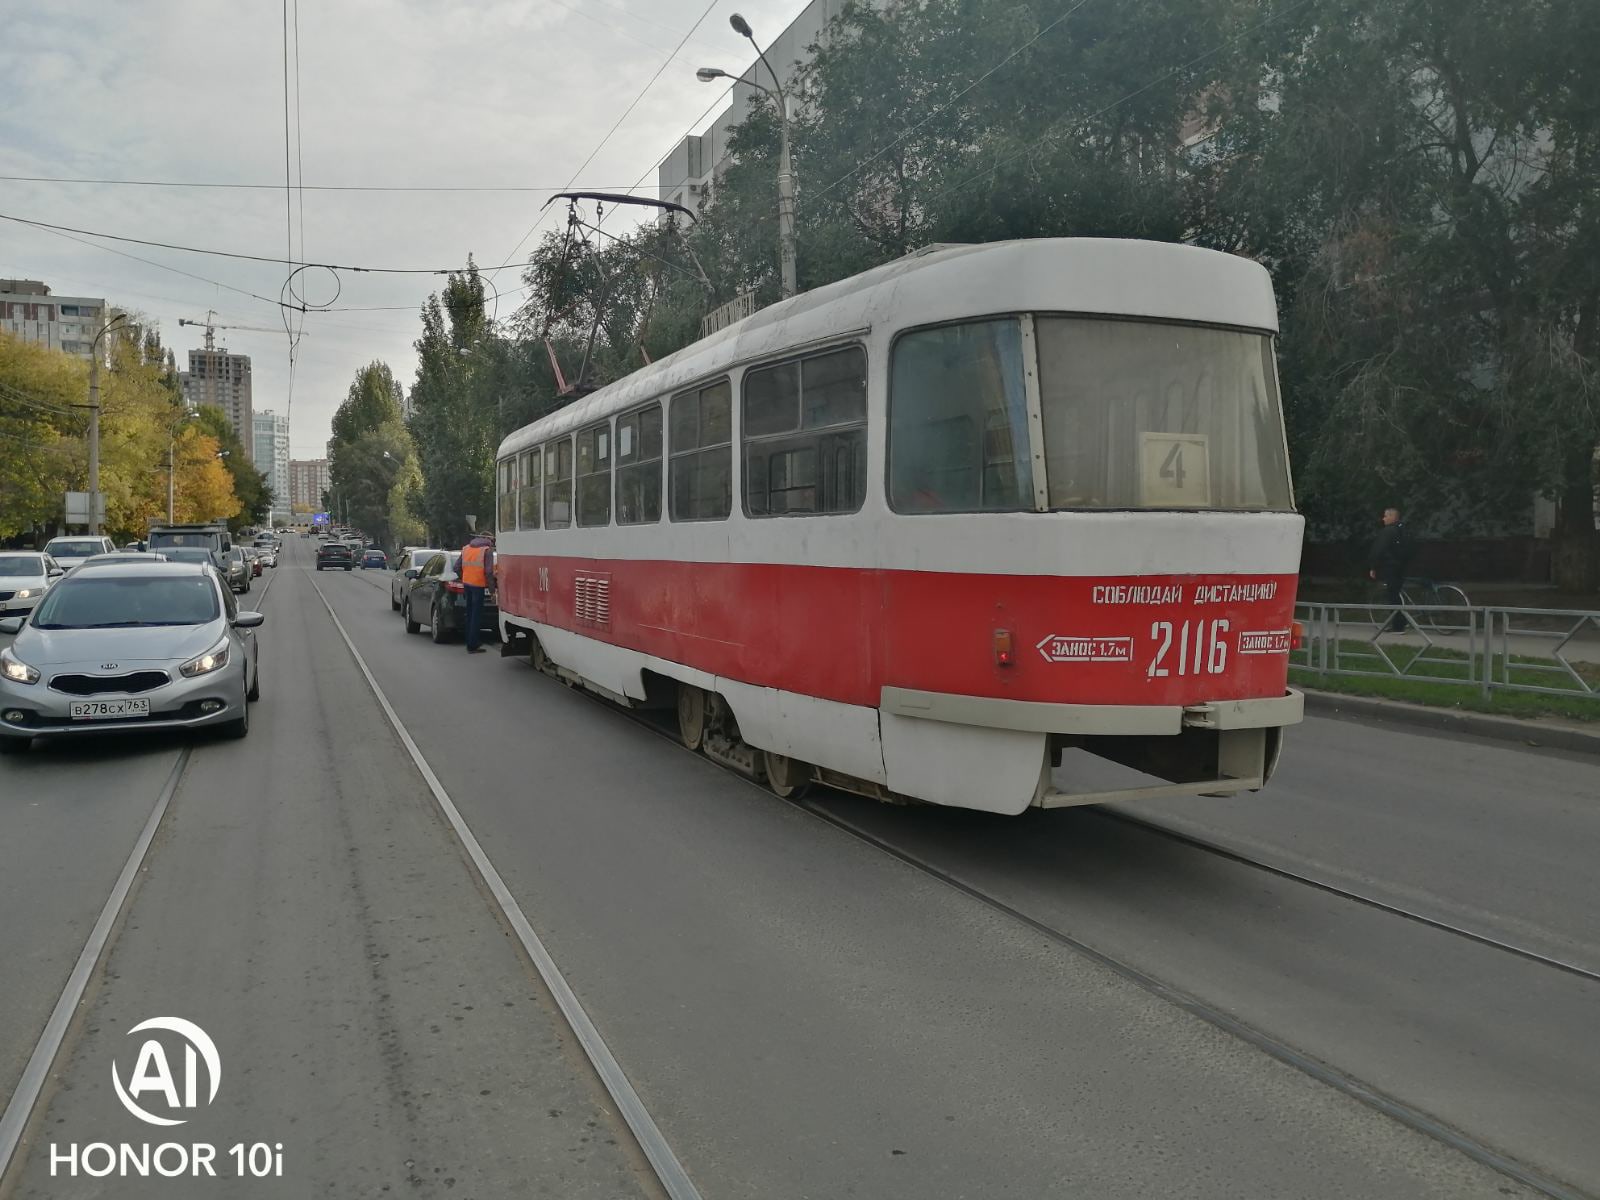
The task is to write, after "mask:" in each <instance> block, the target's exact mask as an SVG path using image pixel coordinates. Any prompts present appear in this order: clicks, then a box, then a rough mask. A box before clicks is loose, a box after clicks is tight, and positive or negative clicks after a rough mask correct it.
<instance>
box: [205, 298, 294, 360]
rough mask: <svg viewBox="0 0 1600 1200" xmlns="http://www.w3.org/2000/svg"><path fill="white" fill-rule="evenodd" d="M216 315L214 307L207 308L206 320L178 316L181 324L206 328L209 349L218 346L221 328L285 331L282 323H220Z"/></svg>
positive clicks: (250, 330) (272, 331)
mask: <svg viewBox="0 0 1600 1200" xmlns="http://www.w3.org/2000/svg"><path fill="white" fill-rule="evenodd" d="M216 315H217V310H216V309H214V308H211V309H207V310H206V319H205V320H204V321H191V320H189V319H188V318H187V317H179V318H178V324H179V325H180V326H181V325H193V326H195V327H196V328H199V329H204V330H205V331H206V349H207V350H215V349H216V348H217V347H216V331H217V330H219V329H242V330H247V331H249V332H251V333H282V332H283V327H282V326H281V325H280V326H279V327H278V328H276V329H269V328H267V327H266V326H265V325H219V324H218V323H217V322H216V321H214V320H212V318H213V317H215V316H216ZM298 336H300V337H304V336H305V334H303V333H302V334H299V335H298Z"/></svg>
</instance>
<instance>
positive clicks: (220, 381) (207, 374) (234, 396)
mask: <svg viewBox="0 0 1600 1200" xmlns="http://www.w3.org/2000/svg"><path fill="white" fill-rule="evenodd" d="M178 381H179V382H180V383H181V384H182V385H183V399H184V401H185V402H186V403H187V404H188V405H189V407H190V408H194V407H196V406H198V405H201V404H214V405H216V406H217V407H218V408H220V409H221V410H222V411H223V412H225V413H226V414H227V415H228V424H230V425H232V426H233V431H234V432H235V433H237V434H238V435H239V440H240V441H241V442H243V443H244V452H245V453H246V454H248V455H250V459H251V461H252V462H254V461H255V450H254V448H253V447H254V442H255V424H254V421H253V420H252V414H253V411H254V410H253V409H252V407H251V383H250V356H249V355H248V354H229V353H228V352H227V351H226V350H191V351H189V369H188V370H187V371H183V372H180V373H179V375H178Z"/></svg>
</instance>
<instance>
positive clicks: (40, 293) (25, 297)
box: [0, 279, 110, 359]
mask: <svg viewBox="0 0 1600 1200" xmlns="http://www.w3.org/2000/svg"><path fill="white" fill-rule="evenodd" d="M109 311H110V310H108V309H107V307H106V302H105V301H104V300H102V299H98V298H95V297H90V296H57V295H54V294H52V293H51V291H50V288H49V286H48V285H46V284H44V283H43V282H41V281H40V280H37V279H0V333H9V334H10V335H11V336H12V337H15V338H18V339H20V340H21V341H24V342H34V343H36V344H38V345H40V346H45V347H48V348H49V349H51V350H59V351H60V352H62V353H63V354H74V355H77V356H78V357H79V358H83V359H87V358H88V357H89V354H90V352H91V348H92V346H93V345H94V339H95V336H96V335H97V334H98V333H99V332H100V329H101V327H102V326H103V325H104V324H105V322H106V317H107V314H108V312H109ZM104 344H105V343H104V342H102V343H101V345H102V347H103V346H104Z"/></svg>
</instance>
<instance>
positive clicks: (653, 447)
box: [617, 404, 661, 525]
mask: <svg viewBox="0 0 1600 1200" xmlns="http://www.w3.org/2000/svg"><path fill="white" fill-rule="evenodd" d="M659 520H661V405H659V404H652V405H650V406H649V407H648V408H641V409H640V410H639V411H638V412H632V413H629V414H628V415H627V416H625V417H618V418H617V524H618V525H653V524H655V523H656V522H657V521H659Z"/></svg>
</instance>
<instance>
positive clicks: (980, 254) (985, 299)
mask: <svg viewBox="0 0 1600 1200" xmlns="http://www.w3.org/2000/svg"><path fill="white" fill-rule="evenodd" d="M1006 312H1058V313H1060V312H1076V313H1093V314H1097V315H1104V316H1112V317H1117V316H1125V317H1142V318H1146V319H1155V320H1173V321H1205V322H1210V323H1215V324H1219V325H1233V326H1238V327H1240V328H1247V329H1263V330H1269V331H1272V332H1274V333H1275V332H1277V329H1278V310H1277V305H1276V303H1275V302H1274V300H1273V294H1272V279H1271V276H1270V275H1269V274H1268V273H1267V270H1266V268H1265V267H1263V266H1261V265H1260V264H1259V263H1256V262H1253V261H1251V260H1250V259H1247V258H1241V257H1239V256H1237V255H1233V254H1224V253H1222V252H1220V251H1216V250H1206V249H1202V248H1201V247H1198V246H1187V245H1182V244H1179V243H1173V242H1148V241H1138V240H1135V239H1129V238H1030V239H1020V240H1016V241H1009V242H984V243H980V244H976V245H953V246H952V245H940V246H929V247H925V248H924V249H922V250H919V251H917V252H915V253H912V254H908V255H906V256H905V257H904V258H899V259H896V260H895V261H894V262H890V263H885V264H883V265H882V266H880V267H874V268H872V269H871V270H868V271H863V272H861V273H860V274H859V275H852V276H850V277H848V278H846V279H841V280H838V281H836V282H834V283H830V284H826V285H824V286H822V287H819V288H815V289H813V290H811V291H809V292H803V293H801V294H800V295H798V296H793V297H791V298H789V299H787V300H781V301H779V302H778V303H777V304H772V305H769V306H768V307H766V308H763V309H761V310H760V311H759V312H757V313H754V314H752V315H751V316H748V317H745V318H744V319H743V320H742V321H738V322H736V323H735V324H733V325H730V326H728V327H727V328H725V329H720V330H718V331H717V332H715V333H712V334H710V335H708V336H706V337H703V338H701V339H700V340H699V341H697V342H694V343H692V344H690V345H688V346H685V347H684V348H683V349H681V350H678V351H676V352H674V353H673V354H670V355H668V356H667V357H666V358H663V359H660V360H659V361H657V362H654V363H651V364H650V365H649V366H645V367H641V368H640V369H639V370H637V371H634V372H632V373H631V374H629V375H625V376H623V377H622V378H621V379H619V380H617V381H616V382H614V383H609V384H607V385H606V386H605V387H602V388H599V389H597V390H596V391H594V392H591V393H590V394H589V395H587V396H585V397H583V398H582V399H581V400H577V401H575V402H574V403H572V404H569V405H567V406H566V407H565V408H562V409H559V410H557V411H556V412H553V413H550V414H548V415H547V416H544V417H541V418H540V419H539V420H537V421H535V422H533V423H532V424H530V425H525V426H524V427H523V428H521V429H518V430H515V431H513V432H512V433H510V434H507V435H506V437H505V439H504V440H503V441H502V442H501V443H500V448H499V450H498V451H497V457H502V458H503V457H505V456H506V455H509V454H515V453H517V452H519V451H521V450H525V449H527V448H529V447H532V446H535V445H538V444H539V443H540V442H543V441H545V440H546V439H547V438H551V437H558V436H560V435H561V434H564V433H570V432H572V431H573V430H575V429H579V428H582V427H583V426H585V425H588V424H590V423H591V422H593V421H598V420H601V419H603V418H605V417H607V416H610V415H611V414H613V413H615V412H618V411H624V410H626V409H628V408H631V407H633V406H634V405H636V404H643V403H645V402H646V401H648V400H652V399H655V398H658V397H661V396H665V395H667V394H669V393H671V392H674V391H677V390H679V389H682V388H685V387H688V386H691V385H693V384H695V383H697V382H699V381H701V380H706V379H710V378H712V377H714V376H716V375H718V374H720V373H721V372H723V371H726V370H728V369H729V368H730V367H733V366H735V365H737V364H739V363H743V362H748V361H753V360H757V359H763V358H771V357H774V356H779V355H782V354H784V353H785V352H787V351H791V350H801V349H804V348H805V347H807V346H811V345H815V344H817V343H820V342H824V341H827V340H830V339H840V338H845V337H848V336H849V335H850V334H852V333H854V334H864V333H865V332H866V331H868V330H870V329H871V328H873V327H874V326H877V325H884V324H889V325H892V327H893V328H895V329H901V328H909V327H912V326H917V325H928V324H937V323H939V322H944V321H955V320H962V319H970V318H976V317H981V316H985V315H991V314H996V313H1006Z"/></svg>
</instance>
